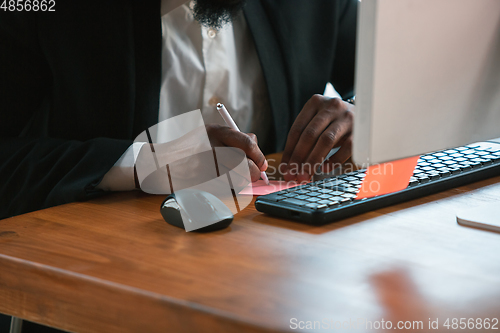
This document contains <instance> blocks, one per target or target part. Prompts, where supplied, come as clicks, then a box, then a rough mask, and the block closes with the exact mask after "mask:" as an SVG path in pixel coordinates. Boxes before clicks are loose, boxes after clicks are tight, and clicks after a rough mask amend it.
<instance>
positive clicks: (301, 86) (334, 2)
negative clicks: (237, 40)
mask: <svg viewBox="0 0 500 333" xmlns="http://www.w3.org/2000/svg"><path fill="white" fill-rule="evenodd" d="M356 8H357V0H248V4H247V6H246V8H245V16H246V19H247V22H248V25H249V28H250V30H251V32H252V35H253V37H254V40H255V45H256V48H257V52H258V55H259V58H260V61H261V65H262V69H263V73H264V77H265V79H266V83H267V86H268V91H269V98H270V103H271V109H272V113H273V119H274V128H275V134H276V135H275V148H276V150H277V151H279V150H282V149H283V148H284V145H285V141H286V136H287V133H288V130H289V128H290V126H291V125H292V123H293V120H294V119H295V117H296V116H297V114H298V113H299V112H300V110H301V108H302V107H303V105H304V104H305V102H306V101H307V100H308V99H309V98H310V97H311V96H312V95H313V94H315V93H322V91H323V89H324V86H325V83H326V82H328V81H331V82H332V83H333V84H334V86H335V87H336V88H337V90H339V92H340V93H341V94H342V95H343V96H345V97H348V96H350V95H351V94H352V89H353V77H354V52H355V32H356V31H355V30H356V11H357V9H356ZM160 47H161V19H160V1H159V0H156V1H153V0H149V1H143V0H89V1H64V2H63V1H60V2H57V5H56V11H55V12H51V13H48V12H46V13H42V12H37V13H34V12H29V13H26V12H24V13H14V12H8V11H7V12H3V11H0V177H1V183H0V198H1V200H0V202H1V204H0V205H1V206H0V217H7V216H12V215H16V214H20V213H24V212H28V211H32V210H36V209H40V208H44V207H49V206H54V205H58V204H63V203H67V202H72V201H75V200H82V199H85V198H89V197H92V196H94V195H97V194H99V192H100V191H98V190H96V189H95V186H96V185H97V184H98V183H99V182H100V180H101V179H102V177H103V176H104V174H105V173H106V172H107V171H108V170H109V169H110V168H111V166H113V164H114V163H115V162H116V161H117V160H118V158H119V157H120V156H121V155H122V154H123V152H124V151H125V150H126V149H127V148H128V147H129V145H130V144H131V143H132V140H133V139H134V138H135V136H136V135H138V134H139V133H140V132H141V131H143V130H144V129H146V128H147V127H149V126H152V125H154V124H155V123H156V122H157V118H158V107H159V90H160V79H161V77H160V75H161V49H160Z"/></svg>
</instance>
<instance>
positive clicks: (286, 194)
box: [283, 192, 298, 198]
mask: <svg viewBox="0 0 500 333" xmlns="http://www.w3.org/2000/svg"><path fill="white" fill-rule="evenodd" d="M297 195H298V194H296V193H294V192H292V193H285V194H284V195H283V196H284V197H285V198H293V197H296V196H297Z"/></svg>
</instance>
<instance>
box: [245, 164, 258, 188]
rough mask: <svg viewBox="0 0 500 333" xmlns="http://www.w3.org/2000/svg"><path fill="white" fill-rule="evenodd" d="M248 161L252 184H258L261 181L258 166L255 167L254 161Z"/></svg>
mask: <svg viewBox="0 0 500 333" xmlns="http://www.w3.org/2000/svg"><path fill="white" fill-rule="evenodd" d="M247 161H248V169H249V170H250V179H251V181H252V183H253V182H256V181H258V180H259V179H260V170H259V168H258V167H257V165H255V163H254V161H252V160H251V159H247Z"/></svg>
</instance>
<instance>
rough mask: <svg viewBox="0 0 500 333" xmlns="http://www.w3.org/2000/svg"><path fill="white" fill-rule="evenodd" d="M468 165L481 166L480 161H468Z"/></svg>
mask: <svg viewBox="0 0 500 333" xmlns="http://www.w3.org/2000/svg"><path fill="white" fill-rule="evenodd" d="M469 165H470V166H471V167H472V168H478V167H480V166H481V163H479V162H472V161H471V162H469Z"/></svg>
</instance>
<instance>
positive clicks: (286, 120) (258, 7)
mask: <svg viewBox="0 0 500 333" xmlns="http://www.w3.org/2000/svg"><path fill="white" fill-rule="evenodd" d="M244 13H245V18H246V20H247V23H248V26H249V28H250V31H251V33H252V36H253V38H254V42H255V47H256V48H257V54H258V55H259V59H260V63H261V67H262V71H263V72H264V78H265V80H266V83H267V88H268V92H269V101H270V104H271V110H272V113H273V118H274V128H275V135H276V149H277V150H278V151H279V150H283V149H284V147H285V143H286V138H287V133H288V129H289V125H290V121H291V120H290V114H291V112H290V101H289V98H290V97H289V93H288V92H289V91H290V89H289V87H288V84H289V80H287V72H286V70H285V62H284V59H285V58H284V55H283V52H282V50H281V49H280V47H279V44H278V42H277V38H276V33H275V31H274V30H273V27H272V25H271V22H270V18H269V16H268V14H267V13H266V11H265V10H264V7H263V6H262V4H261V2H260V1H257V0H253V1H248V2H247V5H246V6H245V9H244Z"/></svg>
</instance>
